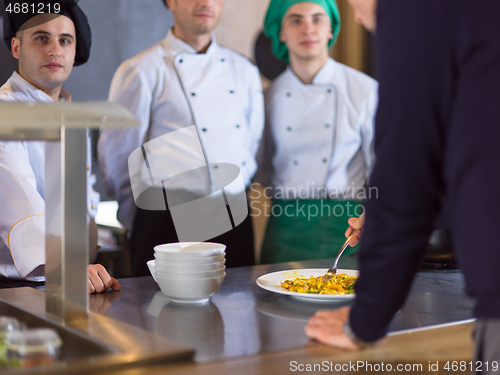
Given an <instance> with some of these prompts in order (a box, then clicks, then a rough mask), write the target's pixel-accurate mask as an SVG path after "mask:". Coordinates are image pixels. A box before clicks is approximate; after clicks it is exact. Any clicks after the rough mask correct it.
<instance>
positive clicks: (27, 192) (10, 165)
mask: <svg viewBox="0 0 500 375" xmlns="http://www.w3.org/2000/svg"><path fill="white" fill-rule="evenodd" d="M0 175H1V178H0V207H1V209H0V236H1V237H2V240H3V242H4V243H5V244H6V245H7V246H8V248H9V250H10V253H11V256H12V260H13V262H14V265H15V267H16V270H17V272H18V273H19V276H21V277H23V278H25V277H26V276H27V275H28V274H30V273H31V272H32V271H33V270H34V269H35V268H37V267H38V266H40V265H42V264H45V203H44V200H43V198H42V196H41V195H40V193H39V192H38V191H37V189H36V177H35V173H34V171H33V169H32V167H31V165H30V162H29V157H28V153H27V150H26V148H25V147H24V146H23V143H22V142H0Z"/></svg>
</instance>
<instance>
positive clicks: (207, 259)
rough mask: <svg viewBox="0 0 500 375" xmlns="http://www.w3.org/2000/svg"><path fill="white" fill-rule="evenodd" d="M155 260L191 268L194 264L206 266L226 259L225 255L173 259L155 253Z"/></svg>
mask: <svg viewBox="0 0 500 375" xmlns="http://www.w3.org/2000/svg"><path fill="white" fill-rule="evenodd" d="M154 256H155V259H156V260H157V261H160V262H162V263H168V265H176V266H179V265H183V266H189V265H193V264H205V263H215V262H222V261H223V260H224V259H225V254H221V255H214V256H209V257H195V258H186V257H183V258H172V257H168V256H163V255H162V254H160V253H155V254H154Z"/></svg>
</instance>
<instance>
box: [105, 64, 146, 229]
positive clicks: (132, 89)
mask: <svg viewBox="0 0 500 375" xmlns="http://www.w3.org/2000/svg"><path fill="white" fill-rule="evenodd" d="M109 101H110V102H115V103H119V104H121V105H123V106H124V107H125V108H127V109H128V110H130V111H131V112H132V113H133V114H134V115H135V116H136V118H137V119H138V120H139V122H140V126H139V127H138V128H130V129H103V131H102V132H101V135H100V138H99V143H98V154H99V166H100V169H101V172H102V174H103V179H104V186H105V188H106V193H107V194H108V195H109V196H110V197H111V198H114V199H116V200H117V201H118V204H119V207H120V208H119V211H118V220H120V222H122V224H123V225H124V226H125V227H127V228H129V229H130V228H131V227H132V224H133V219H134V215H135V203H134V198H133V195H132V187H131V185H130V177H129V171H128V158H129V156H130V154H131V153H132V152H133V151H134V150H135V149H137V148H138V147H141V146H142V144H143V142H144V139H145V136H146V133H147V131H148V128H149V124H150V109H151V102H152V89H151V88H150V87H149V85H148V83H147V81H146V79H145V77H144V73H143V72H142V71H141V70H140V68H138V67H136V66H133V65H131V64H130V63H128V62H125V63H123V64H122V65H121V66H120V67H119V68H118V70H117V71H116V73H115V76H114V77H113V81H112V83H111V88H110V92H109Z"/></svg>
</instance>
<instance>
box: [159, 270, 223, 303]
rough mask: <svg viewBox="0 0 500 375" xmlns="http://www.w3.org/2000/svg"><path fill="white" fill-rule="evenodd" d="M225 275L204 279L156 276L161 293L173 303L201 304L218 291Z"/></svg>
mask: <svg viewBox="0 0 500 375" xmlns="http://www.w3.org/2000/svg"><path fill="white" fill-rule="evenodd" d="M224 276H226V273H224V274H222V275H221V276H218V277H210V278H206V279H171V278H167V277H161V276H158V275H156V282H157V283H158V285H159V286H160V289H161V291H162V292H163V294H165V295H166V296H167V297H170V299H171V300H172V301H174V302H178V303H203V302H206V301H208V299H209V298H210V297H211V296H213V295H214V294H215V293H217V291H218V290H219V288H220V286H221V284H222V281H223V280H224Z"/></svg>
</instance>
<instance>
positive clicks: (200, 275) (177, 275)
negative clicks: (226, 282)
mask: <svg viewBox="0 0 500 375" xmlns="http://www.w3.org/2000/svg"><path fill="white" fill-rule="evenodd" d="M225 269H226V267H222V268H219V269H218V270H212V271H201V272H169V271H164V270H162V269H160V268H156V271H155V272H156V276H163V277H168V278H171V279H206V278H208V277H216V276H221V275H222V274H223V273H224V270H225Z"/></svg>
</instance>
